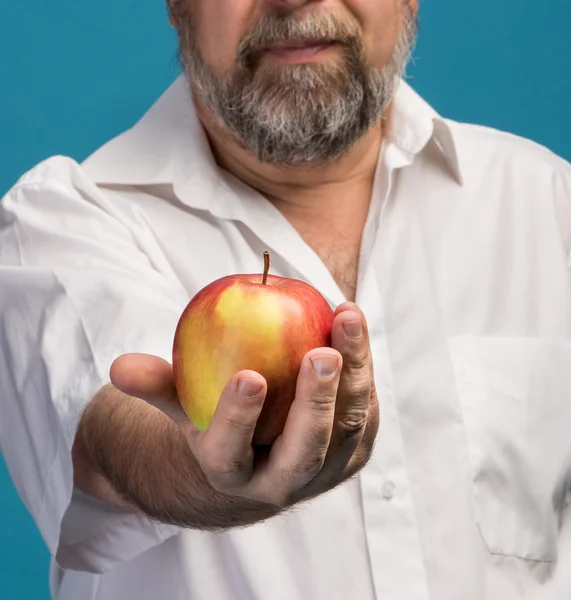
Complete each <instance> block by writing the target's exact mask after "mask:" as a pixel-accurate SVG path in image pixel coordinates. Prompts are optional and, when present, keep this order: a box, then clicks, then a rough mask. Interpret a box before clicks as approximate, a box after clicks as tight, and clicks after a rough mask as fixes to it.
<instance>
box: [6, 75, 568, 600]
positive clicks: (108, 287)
mask: <svg viewBox="0 0 571 600" xmlns="http://www.w3.org/2000/svg"><path fill="white" fill-rule="evenodd" d="M266 248H269V249H270V250H271V252H272V254H273V272H274V273H275V274H277V275H282V276H288V277H296V278H300V279H303V280H306V281H308V282H309V283H311V284H312V285H314V286H315V287H317V288H318V289H319V290H320V291H321V292H322V293H323V294H324V295H325V297H326V298H327V299H328V301H329V302H330V303H331V305H332V306H336V305H338V304H340V303H341V302H343V301H344V297H343V294H342V293H341V291H340V290H339V288H338V286H337V285H336V283H335V281H334V279H333V278H332V276H331V275H330V273H329V272H328V270H327V269H326V267H325V266H324V264H323V263H322V262H321V261H320V259H319V258H318V256H317V255H316V254H315V252H313V251H312V249H311V248H310V247H308V246H307V245H306V244H305V243H304V242H303V241H302V239H301V237H300V236H299V235H298V233H297V232H296V231H295V230H294V229H293V228H292V226H291V225H290V224H289V223H288V222H287V221H286V220H285V219H284V218H283V217H282V216H281V215H280V213H279V212H278V211H277V210H276V209H275V208H274V207H273V206H272V205H271V204H270V203H269V202H268V201H266V200H265V199H264V198H262V197H261V196H260V195H259V194H258V193H256V192H255V191H253V190H252V189H250V188H249V187H247V186H246V185H244V184H243V183H241V182H240V181H238V180H237V179H235V178H234V177H233V176H231V175H230V174H228V173H227V172H224V171H222V170H221V169H219V168H218V167H217V166H216V164H215V162H214V160H213V157H212V155H211V153H210V150H209V147H208V144H207V142H206V138H205V136H204V132H203V131H202V129H201V127H200V125H199V123H198V121H197V118H196V115H195V113H194V110H193V107H192V102H191V99H190V96H189V93H188V91H187V86H186V84H185V83H184V81H183V80H182V79H179V80H177V81H176V82H175V83H174V84H173V86H172V87H171V88H170V89H169V90H168V91H167V92H166V94H165V95H164V96H163V97H162V98H161V99H160V100H159V101H158V103H157V104H156V105H155V106H154V107H153V108H152V109H151V110H150V112H149V113H148V114H147V115H146V116H145V117H144V118H143V119H142V120H141V121H140V122H139V123H138V124H137V125H136V126H135V127H134V128H133V129H131V130H129V131H127V132H126V133H124V134H123V135H121V136H119V137H118V138H117V139H115V140H112V141H111V142H110V143H109V144H107V145H105V146H104V147H103V148H102V149H100V150H99V151H97V152H96V153H95V154H94V155H93V156H91V157H90V158H89V159H88V160H87V161H86V162H84V163H83V164H82V165H79V164H77V163H76V162H74V161H73V160H71V159H69V158H64V157H53V158H50V159H49V160H47V161H45V162H43V163H41V164H40V165H38V166H37V167H35V168H34V169H32V171H30V172H29V173H27V174H26V175H24V177H23V178H22V179H21V180H20V181H19V182H18V183H17V184H16V185H15V186H14V188H13V189H12V190H11V191H10V192H9V193H8V194H7V196H6V197H5V198H4V200H3V202H2V203H1V204H0V344H1V352H0V441H1V445H2V449H3V452H4V455H5V459H6V462H7V464H8V467H9V469H10V473H11V475H12V477H13V479H14V482H15V484H16V486H17V489H18V491H19V493H20V495H21V497H22V499H23V501H24V502H25V504H26V506H27V507H28V509H29V510H30V512H31V514H32V515H33V517H34V519H35V521H36V523H37V525H38V527H39V529H40V531H41V533H42V535H43V537H44V539H45V541H46V543H47V545H48V547H49V549H50V551H51V552H52V554H53V556H54V559H53V562H52V570H51V588H52V593H53V596H54V598H56V599H57V600H123V599H135V598H136V599H137V600H157V599H159V598H161V599H162V598H169V599H170V600H179V599H180V600H182V599H184V600H374V599H378V600H515V599H521V598H525V599H526V600H527V599H531V598H533V599H536V600H563V599H568V598H569V597H570V596H571V506H570V500H571V494H570V489H571V286H570V278H569V266H570V260H569V257H570V252H571V167H570V166H569V164H567V163H566V162H564V161H563V160H561V159H559V158H557V157H556V156H554V155H553V154H551V153H550V152H549V151H547V150H545V149H544V148H541V147H539V146H537V145H535V144H533V143H531V142H527V141H524V140H521V139H519V138H516V137H514V136H511V135H507V134H504V133H500V132H497V131H493V130H490V129H486V128H482V127H476V126H471V125H465V124H459V123H455V122H452V121H449V120H446V119H443V118H442V117H440V116H439V115H438V114H437V113H436V112H435V111H434V110H433V109H431V108H430V107H429V106H428V105H427V104H426V103H425V102H424V101H423V100H422V99H420V98H419V97H418V96H417V95H416V94H415V93H414V92H413V91H412V89H410V88H409V87H408V85H406V84H404V83H403V84H402V85H401V87H400V90H399V92H398V96H397V99H396V102H395V110H394V113H393V121H392V125H391V131H390V134H389V135H388V137H387V140H386V142H385V146H384V150H383V152H382V154H381V158H380V160H379V166H378V172H377V176H376V183H375V186H374V192H373V199H372V204H371V210H370V215H369V219H368V221H367V225H366V229H365V233H364V239H363V248H362V252H361V264H360V278H359V282H358V292H357V302H358V303H359V305H360V306H361V307H362V308H363V310H364V312H365V314H366V316H367V319H368V322H369V327H370V330H371V340H372V351H373V356H374V362H375V378H376V383H377V386H378V391H379V397H380V406H381V425H380V429H379V434H378V440H377V443H376V446H375V451H374V454H373V456H372V458H371V460H370V462H369V464H368V465H367V466H366V467H365V468H364V470H363V471H362V472H361V473H360V475H359V476H358V477H356V478H354V479H352V480H351V481H349V482H347V483H345V484H343V485H342V486H340V487H339V488H337V489H335V490H333V491H331V492H329V493H327V494H325V495H323V496H321V497H319V498H317V499H315V500H313V501H312V502H310V503H307V504H304V505H301V506H299V507H298V508H297V509H296V510H294V511H292V512H289V513H287V514H285V515H283V516H279V517H276V518H274V519H272V520H270V521H268V522H266V523H263V524H259V525H255V526H251V527H249V528H245V529H241V530H235V531H228V532H226V533H222V534H213V533H206V532H198V531H190V530H181V529H178V528H176V527H172V526H167V525H158V524H154V523H152V522H151V521H146V520H143V519H141V518H139V517H137V516H136V515H134V514H133V513H131V512H130V511H129V510H127V509H121V508H116V509H112V508H110V507H107V506H105V505H103V504H102V503H99V502H97V501H95V500H92V499H90V498H87V497H85V496H83V495H82V494H80V493H78V492H74V491H73V482H72V464H71V458H70V449H71V445H72V442H73V437H74V431H75V427H76V424H77V420H78V418H79V415H80V412H81V410H82V408H83V407H84V406H85V405H86V403H87V402H88V401H89V399H90V398H91V397H92V396H93V395H94V394H95V392H96V391H97V390H98V389H99V388H100V387H101V386H102V385H103V384H105V383H106V382H107V381H108V373H109V367H110V365H111V363H112V362H113V360H114V359H115V358H116V357H117V356H119V355H121V354H123V353H126V352H149V353H152V354H156V355H158V356H162V357H164V358H166V359H167V360H171V350H172V340H173V335H174V330H175V327H176V323H177V321H178V318H179V317H180V315H181V313H182V311H183V309H184V307H185V306H186V304H187V302H188V301H189V299H190V298H191V297H192V296H193V295H194V294H195V293H196V292H197V291H198V290H200V289H201V288H202V287H203V286H205V285H206V284H208V283H210V282H211V281H212V280H214V279H216V278H218V277H221V276H224V275H228V274H231V273H240V272H257V271H260V269H261V268H262V264H261V263H262V252H263V250H265V249H266ZM140 443H141V444H144V443H145V441H144V440H141V442H140Z"/></svg>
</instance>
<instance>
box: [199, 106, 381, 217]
mask: <svg viewBox="0 0 571 600" xmlns="http://www.w3.org/2000/svg"><path fill="white" fill-rule="evenodd" d="M198 115H199V117H200V120H201V122H202V125H203V127H204V128H205V130H206V133H207V135H208V138H209V141H210V145H211V147H212V151H213V153H214V156H215V158H216V161H217V163H218V164H219V165H220V167H222V168H223V169H225V170H226V171H228V172H229V173H231V174H232V175H234V176H235V177H237V178H238V179H240V180H241V181H243V182H244V183H246V184H247V185H249V186H250V187H252V188H254V189H255V190H257V191H258V192H260V193H261V194H262V195H263V196H265V197H266V198H267V199H268V200H269V201H270V202H272V203H273V204H274V205H275V206H276V207H277V208H278V209H279V210H280V211H281V212H282V213H283V214H284V215H285V216H286V217H288V218H289V217H290V216H291V217H294V218H295V219H296V220H302V221H306V222H307V223H308V224H309V223H311V222H312V221H316V220H318V221H320V222H323V221H324V220H329V218H331V219H335V220H337V219H341V220H343V219H345V218H346V217H347V215H348V214H350V213H354V212H359V213H362V212H363V210H365V211H366V209H367V208H368V204H369V202H370V192H371V190H372V186H373V180H374V176H375V172H376V168H377V163H378V158H379V152H380V149H381V144H382V138H383V125H382V121H380V122H379V123H378V125H377V126H376V127H374V128H373V129H371V130H370V131H369V132H368V133H367V134H365V135H364V136H363V137H362V138H361V139H360V140H358V142H357V143H356V144H355V145H354V146H353V147H352V148H351V149H350V150H349V151H348V152H347V153H346V154H345V155H343V156H342V157H341V158H339V159H337V160H335V161H333V162H331V163H329V164H326V165H318V166H312V167H303V168H293V167H289V168H286V167H282V166H276V165H270V164H263V163H260V162H259V161H258V160H257V159H256V157H255V156H254V155H253V154H252V153H250V152H248V151H247V150H245V149H244V148H242V147H241V146H240V145H239V144H237V143H236V141H235V140H234V139H233V137H232V136H231V134H229V133H228V132H227V131H226V130H225V129H223V128H222V127H220V126H219V125H218V123H217V122H216V121H215V120H214V118H212V116H211V115H210V114H209V113H207V112H206V111H204V110H202V109H201V108H200V107H198ZM363 204H366V206H363ZM327 217H329V218H327Z"/></svg>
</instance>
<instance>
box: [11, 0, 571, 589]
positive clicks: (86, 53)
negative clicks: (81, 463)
mask: <svg viewBox="0 0 571 600" xmlns="http://www.w3.org/2000/svg"><path fill="white" fill-rule="evenodd" d="M204 1H208V0H204ZM421 4H422V8H421V32H420V39H419V44H418V46H417V49H416V52H415V59H414V65H412V66H411V68H410V70H409V74H410V75H411V80H410V81H411V83H412V85H413V86H414V87H415V88H416V89H417V90H418V91H419V92H420V93H421V94H422V95H423V96H424V97H425V98H426V99H427V100H428V101H429V102H430V103H431V104H433V106H435V108H436V109H437V110H438V111H439V112H441V113H442V114H444V115H445V116H448V117H451V118H453V119H456V120H462V121H469V122H473V123H480V124H485V125H490V126H493V127H497V128H500V129H504V130H508V131H511V132H513V133H516V134H519V135H523V136H525V137H529V138H532V139H534V140H536V141H538V142H540V143H541V144H544V145H546V146H548V147H549V148H551V149H552V150H553V151H555V152H556V153H558V154H560V155H562V156H564V157H565V158H567V160H570V159H571V116H570V114H569V110H570V102H569V100H570V98H571V36H569V32H568V27H569V23H570V22H571V3H570V2H569V0H551V1H550V2H539V1H537V0H503V1H502V2H498V1H497V0H479V2H458V1H457V0H456V1H452V0H430V1H427V2H426V1H424V2H423V1H422V0H421ZM175 50H176V49H175V37H174V34H173V32H172V30H171V29H170V27H169V26H168V23H167V18H166V11H165V9H164V6H163V3H162V2H161V0H154V1H146V2H145V1H143V2H142V1H141V0H121V1H119V0H99V1H98V2H96V3H93V2H77V0H58V1H57V2H52V1H49V0H27V1H26V2H4V3H3V7H2V8H1V9H0V56H1V58H0V140H1V144H0V196H1V195H3V193H4V192H5V191H7V189H8V188H9V187H10V186H11V185H12V184H13V183H14V182H15V181H16V179H17V178H18V177H19V176H20V175H21V174H22V173H23V172H25V171H26V170H28V169H29V168H30V167H32V166H33V165H34V164H35V163H37V162H39V161H40V160H42V159H44V158H46V157H48V156H50V155H53V154H65V155H69V156H72V157H74V158H76V159H77V160H81V159H83V158H85V157H86V156H87V155H88V154H89V153H91V152H92V151H93V150H94V149H95V148H97V147H98V146H99V145H101V144H102V143H103V142H105V141H106V140H107V139H109V138H110V137H111V136H113V135H115V134H116V133H119V132H120V131H122V130H124V129H125V128H126V127H128V126H130V125H131V124H132V123H133V122H134V121H135V120H136V119H137V118H138V117H139V116H140V115H141V114H142V113H143V112H144V111H145V110H146V109H147V108H148V106H149V105H150V104H151V103H152V102H153V101H154V100H155V99H156V98H157V97H158V95H160V93H161V92H162V91H163V90H164V89H165V88H166V87H167V86H168V84H169V83H170V82H171V81H172V80H173V79H174V77H175V76H176V75H177V73H178V71H177V63H176V53H175ZM0 418H1V415H0ZM0 515H1V520H0V598H1V599H2V600H28V599H34V600H43V599H47V598H48V597H49V593H48V583H47V581H48V561H49V556H48V554H47V551H46V549H45V547H44V545H43V543H42V540H41V538H40V537H39V535H38V533H37V532H36V529H35V525H34V523H33V521H32V520H31V518H30V517H29V515H28V513H27V512H26V510H25V508H24V507H23V506H22V504H21V502H20V501H19V499H18V497H17V495H16V493H15V491H14V489H13V486H12V483H11V482H10V479H9V477H8V474H7V472H6V469H5V466H4V464H3V463H2V462H1V460H0Z"/></svg>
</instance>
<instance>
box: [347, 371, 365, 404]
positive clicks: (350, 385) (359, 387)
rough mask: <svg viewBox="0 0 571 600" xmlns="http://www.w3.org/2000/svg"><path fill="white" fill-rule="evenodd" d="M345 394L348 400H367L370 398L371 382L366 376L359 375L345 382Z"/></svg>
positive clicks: (363, 374)
mask: <svg viewBox="0 0 571 600" xmlns="http://www.w3.org/2000/svg"><path fill="white" fill-rule="evenodd" d="M344 388H345V392H346V394H347V396H348V397H349V398H367V399H369V398H370V396H371V380H370V378H369V376H368V374H365V373H362V372H361V373H359V374H358V376H355V377H350V378H349V379H348V381H346V382H345V386H344Z"/></svg>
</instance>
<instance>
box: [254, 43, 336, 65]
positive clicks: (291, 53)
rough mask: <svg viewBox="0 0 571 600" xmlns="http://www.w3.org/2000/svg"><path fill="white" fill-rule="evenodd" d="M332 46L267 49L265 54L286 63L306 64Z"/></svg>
mask: <svg viewBox="0 0 571 600" xmlns="http://www.w3.org/2000/svg"><path fill="white" fill-rule="evenodd" d="M333 46H334V44H320V45H317V46H304V47H303V48H268V49H267V50H266V52H267V53H268V54H271V55H272V56H277V57H278V58H281V59H283V60H286V61H288V62H307V61H311V60H312V59H315V58H318V57H319V56H320V55H321V54H322V53H323V52H324V51H325V50H329V49H330V48H332V47H333Z"/></svg>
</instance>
